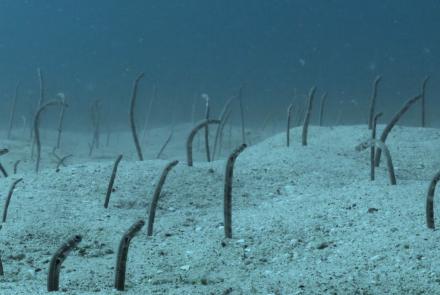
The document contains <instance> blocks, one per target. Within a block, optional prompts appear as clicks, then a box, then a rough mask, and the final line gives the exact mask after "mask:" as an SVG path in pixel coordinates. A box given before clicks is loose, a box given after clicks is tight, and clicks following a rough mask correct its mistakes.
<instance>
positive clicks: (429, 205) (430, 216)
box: [426, 172, 440, 229]
mask: <svg viewBox="0 0 440 295" xmlns="http://www.w3.org/2000/svg"><path fill="white" fill-rule="evenodd" d="M439 180H440V172H438V173H437V174H436V175H435V176H434V178H433V179H432V180H431V183H430V184H429V189H428V197H427V198H426V224H427V225H428V228H430V229H435V223H434V196H435V187H436V186H437V183H438V182H439Z"/></svg>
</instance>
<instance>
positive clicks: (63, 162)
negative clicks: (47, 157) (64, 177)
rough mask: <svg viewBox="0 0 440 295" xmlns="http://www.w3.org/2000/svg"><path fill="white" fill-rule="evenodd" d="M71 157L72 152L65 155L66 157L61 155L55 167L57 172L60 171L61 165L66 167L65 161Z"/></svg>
mask: <svg viewBox="0 0 440 295" xmlns="http://www.w3.org/2000/svg"><path fill="white" fill-rule="evenodd" d="M71 157H73V155H72V154H69V155H66V156H64V157H60V158H59V159H58V162H57V166H56V168H55V172H60V167H61V166H63V167H66V163H65V162H66V160H67V159H69V158H71Z"/></svg>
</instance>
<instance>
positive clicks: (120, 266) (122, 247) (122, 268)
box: [115, 220, 145, 291]
mask: <svg viewBox="0 0 440 295" xmlns="http://www.w3.org/2000/svg"><path fill="white" fill-rule="evenodd" d="M144 225H145V221H143V220H139V221H137V222H136V223H134V224H133V225H132V226H131V227H130V228H129V229H128V231H127V232H125V234H124V235H123V236H122V239H121V242H120V243H119V249H118V256H117V258H116V271H115V288H116V290H118V291H124V289H125V273H126V269H127V257H128V248H129V247H130V242H131V240H132V239H133V238H134V237H135V236H136V234H137V233H138V232H139V231H140V230H141V229H142V227H143V226H144Z"/></svg>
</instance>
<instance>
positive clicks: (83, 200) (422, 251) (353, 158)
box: [0, 126, 440, 294]
mask: <svg viewBox="0 0 440 295" xmlns="http://www.w3.org/2000/svg"><path fill="white" fill-rule="evenodd" d="M380 127H381V128H383V126H380ZM178 130H179V129H178ZM183 130H185V132H186V131H187V130H186V128H183V129H182V131H181V132H179V131H177V134H178V135H177V136H176V140H174V141H173V144H172V145H171V146H170V148H169V150H167V152H166V155H165V157H166V158H167V160H148V161H144V162H138V161H135V159H134V158H133V155H134V149H133V148H132V147H131V145H130V142H129V141H128V140H127V141H126V142H127V148H126V149H125V150H123V152H124V154H130V155H129V156H126V157H125V158H124V159H123V161H122V162H121V164H120V167H119V171H118V175H117V178H116V183H115V189H116V190H115V192H114V193H113V195H112V198H111V201H110V208H109V209H104V208H103V202H104V196H105V191H106V188H107V184H108V179H109V177H110V173H111V169H112V166H113V161H114V158H115V157H116V155H117V154H118V153H119V152H120V151H121V149H117V148H114V149H113V150H112V148H108V149H107V150H105V151H98V152H97V154H96V155H95V158H93V159H88V158H87V156H86V152H85V149H84V152H83V154H80V153H79V152H78V153H77V154H78V155H77V156H75V159H72V160H71V162H68V163H69V165H68V166H67V167H63V168H62V169H61V171H60V172H58V173H57V172H55V171H54V169H53V164H50V162H49V161H48V160H47V159H46V160H45V162H44V165H43V167H44V169H43V170H42V171H41V172H40V173H39V174H38V175H35V173H34V172H33V171H32V167H33V166H32V165H33V162H32V161H30V160H29V159H28V158H29V156H28V155H27V154H28V153H29V148H28V147H25V146H24V143H23V142H20V141H7V142H6V141H4V142H3V143H2V144H3V145H7V146H8V147H9V148H10V149H11V153H10V154H8V155H5V156H2V157H1V158H0V160H1V161H2V163H5V166H7V167H10V165H11V163H12V162H13V161H14V160H15V159H17V158H26V159H27V161H24V162H23V166H20V167H21V169H20V171H19V174H17V175H11V177H9V178H6V179H5V178H0V205H1V206H2V207H3V203H4V199H5V197H6V194H7V191H8V189H9V186H10V184H11V183H12V181H13V180H14V179H16V178H17V177H23V178H24V181H23V182H22V183H20V184H19V185H18V186H17V189H16V191H15V193H14V196H13V199H12V201H11V205H10V208H9V213H8V220H7V222H6V223H5V224H4V225H3V227H2V229H1V230H0V253H1V256H2V259H3V265H4V268H5V276H4V277H3V278H0V287H1V290H0V294H41V293H45V290H46V277H47V268H48V262H49V260H50V258H51V255H52V253H53V252H54V251H55V250H56V249H57V247H58V246H59V245H61V244H62V243H63V242H64V241H65V240H66V239H67V238H68V237H70V236H72V235H74V234H81V235H82V236H83V241H82V242H81V243H80V245H79V247H78V249H77V250H75V251H73V252H72V253H71V254H70V256H69V257H68V258H67V260H66V261H65V263H64V267H63V269H62V272H61V283H60V286H61V288H62V289H63V290H64V291H66V292H64V293H63V294H118V292H117V291H115V290H114V289H113V280H114V266H115V260H116V251H117V248H118V243H119V240H120V238H121V236H122V234H123V233H124V231H126V230H127V229H128V228H129V227H130V226H131V225H132V224H133V223H134V222H135V221H136V220H138V219H145V218H146V217H147V211H148V206H149V203H150V200H151V197H152V192H153V191H154V187H155V184H156V182H157V180H158V178H159V176H160V173H161V171H162V169H163V167H165V165H166V164H167V163H168V161H169V160H171V159H175V158H177V159H179V160H181V163H180V164H179V165H178V166H177V167H176V168H175V169H173V170H172V171H171V173H170V174H169V177H168V179H167V182H166V184H165V187H164V191H163V195H162V197H161V199H160V201H159V209H158V212H157V214H156V223H155V229H154V236H153V237H152V238H147V236H146V228H143V230H142V232H141V234H139V235H138V236H137V237H135V238H134V239H133V241H132V244H131V247H130V251H129V261H128V266H127V282H126V289H127V291H126V294H385V293H386V294H422V293H426V294H440V264H439V263H438V261H440V251H439V250H438V244H439V242H440V236H439V233H438V232H437V231H431V230H428V229H427V228H426V225H425V198H426V191H427V188H428V185H429V181H430V179H431V177H432V176H433V175H434V174H435V173H436V172H438V170H439V169H440V153H438V146H439V145H440V130H435V129H420V128H409V127H396V128H395V129H394V130H393V131H392V133H391V135H390V137H389V139H388V145H389V148H390V151H391V154H392V155H393V158H394V159H393V160H394V162H395V166H396V176H397V182H398V184H397V186H390V185H389V182H388V176H387V174H386V167H385V165H381V168H380V169H379V170H378V171H377V180H376V181H375V182H371V181H370V180H369V152H368V151H364V152H360V153H359V152H357V151H355V146H356V145H357V144H359V143H360V142H361V141H362V140H365V139H367V138H368V136H369V132H368V130H367V128H366V126H343V127H323V128H318V127H311V129H310V131H309V134H310V139H309V146H307V147H302V146H300V145H299V143H298V142H299V138H300V129H298V128H295V129H292V135H293V138H294V139H293V140H294V144H293V145H292V146H291V147H289V148H287V147H285V134H283V133H280V134H278V135H275V136H273V137H270V138H268V139H266V140H264V141H262V142H260V143H258V144H256V145H253V146H251V147H249V148H247V149H246V150H245V152H244V153H243V154H242V155H240V157H239V158H238V160H237V162H236V171H235V178H234V188H233V198H234V199H233V235H234V238H233V239H232V240H224V238H223V236H224V234H223V179H224V168H225V167H224V166H225V160H224V159H222V160H218V161H215V162H213V163H205V162H202V158H203V157H202V155H203V153H202V152H203V151H202V150H199V151H198V154H197V155H196V163H195V166H194V167H192V168H191V167H187V166H186V164H185V161H184V152H185V151H184V149H183V146H184V145H183V143H184V137H185V136H184V134H186V133H185V132H184V131H183ZM160 134H164V135H163V136H164V137H163V138H165V137H166V134H165V133H164V132H161V133H160ZM66 136H67V135H66ZM67 137H68V136H67ZM126 137H127V138H129V137H128V136H126ZM163 138H162V139H161V140H157V143H155V144H156V146H158V147H160V145H161V143H162V142H163ZM177 139H178V140H177ZM66 140H67V139H66ZM228 148H229V147H227V149H228ZM156 150H157V149H156ZM46 151H50V148H49V147H46ZM67 152H71V151H67ZM73 152H75V151H73ZM99 153H102V154H105V157H100V154H99ZM102 154H101V155H102ZM153 154H154V153H153V152H151V155H153ZM26 155H27V156H26ZM8 157H9V158H8ZM45 157H47V155H46V156H45ZM150 158H151V157H150ZM51 165H52V166H51Z"/></svg>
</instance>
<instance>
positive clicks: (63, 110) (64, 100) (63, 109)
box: [56, 94, 66, 149]
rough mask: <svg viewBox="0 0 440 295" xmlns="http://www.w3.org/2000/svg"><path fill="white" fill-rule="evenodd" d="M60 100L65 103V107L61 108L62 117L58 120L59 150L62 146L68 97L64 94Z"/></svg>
mask: <svg viewBox="0 0 440 295" xmlns="http://www.w3.org/2000/svg"><path fill="white" fill-rule="evenodd" d="M60 95H61V97H60V100H61V102H62V103H63V105H62V106H61V110H60V116H59V118H58V130H57V131H58V134H57V145H56V148H57V149H59V148H60V146H61V135H62V133H63V123H64V113H65V109H66V108H65V107H64V106H65V105H66V97H65V96H64V94H60Z"/></svg>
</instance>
